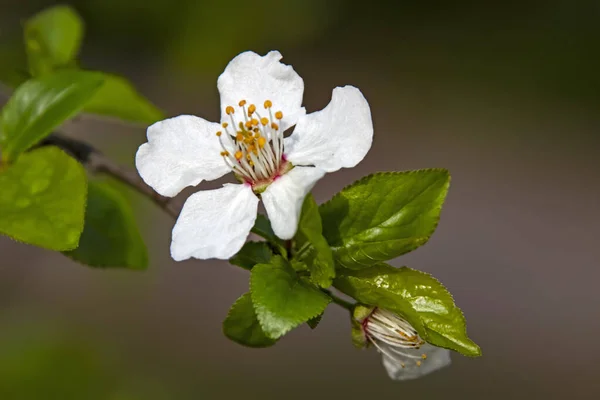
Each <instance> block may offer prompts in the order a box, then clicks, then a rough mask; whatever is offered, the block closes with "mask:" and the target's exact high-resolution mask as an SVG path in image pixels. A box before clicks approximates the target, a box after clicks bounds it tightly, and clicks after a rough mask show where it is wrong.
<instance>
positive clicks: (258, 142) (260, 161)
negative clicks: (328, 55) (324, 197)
mask: <svg viewBox="0 0 600 400" xmlns="http://www.w3.org/2000/svg"><path fill="white" fill-rule="evenodd" d="M237 104H238V106H239V107H240V108H241V109H242V112H241V114H242V117H239V118H235V117H234V114H235V108H234V107H232V106H227V107H226V108H225V112H226V114H227V115H228V116H229V118H228V122H222V123H221V126H222V127H223V128H224V130H225V133H226V134H225V135H223V131H219V132H217V134H216V135H217V137H218V138H219V142H220V144H221V148H222V150H223V151H222V152H221V155H222V156H223V159H224V160H225V162H226V164H227V165H228V167H230V168H231V170H232V171H233V172H234V173H236V174H238V175H240V176H242V177H243V178H244V179H246V180H248V181H250V183H252V184H254V183H256V182H261V185H262V184H264V183H268V182H269V181H272V180H273V179H274V178H275V176H276V174H277V173H278V171H279V170H280V168H281V164H282V159H281V157H282V154H283V132H282V131H281V129H280V127H279V123H280V121H281V119H282V118H283V113H282V112H281V111H277V112H273V111H272V107H273V102H272V101H271V100H265V101H264V103H263V104H264V107H265V109H267V110H268V116H266V117H262V116H261V115H260V114H259V113H258V112H257V111H256V105H254V104H248V102H247V101H246V100H244V99H243V100H240V101H239V102H238V103H237ZM246 107H247V109H246ZM255 114H256V115H255ZM238 115H239V114H238ZM230 127H231V128H232V131H230V130H229V129H228V128H230ZM227 140H228V141H229V142H227V143H225V141H227ZM225 145H227V146H225ZM373 334H374V335H377V336H381V337H383V336H388V337H389V338H388V339H386V340H388V341H390V342H394V343H395V342H397V340H395V336H394V332H392V331H390V330H389V329H387V330H385V331H381V330H378V329H377V328H375V330H374V331H373ZM402 344H404V345H405V346H409V341H408V340H406V339H404V340H403V341H402Z"/></svg>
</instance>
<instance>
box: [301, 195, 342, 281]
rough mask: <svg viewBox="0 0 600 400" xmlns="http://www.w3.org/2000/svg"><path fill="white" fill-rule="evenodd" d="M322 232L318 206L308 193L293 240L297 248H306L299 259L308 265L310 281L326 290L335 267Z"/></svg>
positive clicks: (333, 274)
mask: <svg viewBox="0 0 600 400" xmlns="http://www.w3.org/2000/svg"><path fill="white" fill-rule="evenodd" d="M322 231H323V227H322V225H321V216H320V215H319V206H318V205H317V203H316V202H315V199H314V198H313V196H312V194H310V193H309V194H308V195H307V196H306V198H305V199H304V203H303V205H302V214H301V216H300V222H299V224H298V233H297V234H296V238H295V240H296V245H297V247H298V248H300V249H301V248H304V247H305V246H306V249H307V251H306V252H305V254H306V255H305V256H303V257H302V258H301V259H302V260H303V261H304V262H305V263H306V265H308V268H309V270H310V274H311V280H312V281H313V282H314V283H315V284H317V285H319V286H321V287H324V288H327V287H329V286H331V281H332V279H333V278H334V277H335V265H334V262H333V255H332V253H331V249H330V248H329V244H328V243H327V240H325V238H324V237H323V235H322Z"/></svg>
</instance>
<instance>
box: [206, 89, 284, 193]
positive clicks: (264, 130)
mask: <svg viewBox="0 0 600 400" xmlns="http://www.w3.org/2000/svg"><path fill="white" fill-rule="evenodd" d="M238 106H239V109H238V111H239V113H238V115H239V114H241V116H240V117H237V118H236V115H235V113H236V109H235V108H234V107H233V106H227V107H226V108H225V112H226V113H227V115H228V116H229V121H225V122H223V123H222V124H221V126H223V128H224V129H225V135H223V132H222V131H219V132H217V137H218V138H219V141H220V143H221V147H222V149H223V151H222V152H221V155H222V156H223V160H225V163H226V164H227V165H228V166H229V167H230V168H231V170H232V171H233V173H234V174H235V175H236V176H237V177H238V178H240V179H241V180H243V181H245V182H247V183H249V184H251V185H252V188H253V189H254V191H255V192H257V193H259V192H261V191H264V189H266V187H267V186H268V185H269V184H270V183H272V182H273V181H274V180H275V179H276V178H277V177H279V176H281V175H283V174H285V173H286V172H287V171H289V170H290V169H291V168H292V166H291V164H290V163H288V162H286V160H285V157H284V156H283V130H282V129H281V127H280V124H281V119H282V118H283V113H282V112H281V111H276V112H273V103H272V102H271V101H270V100H265V102H264V104H263V106H264V112H260V113H259V111H258V110H257V109H256V106H255V105H254V104H250V105H248V106H246V100H241V101H240V102H239V103H238ZM228 149H232V151H230V150H228Z"/></svg>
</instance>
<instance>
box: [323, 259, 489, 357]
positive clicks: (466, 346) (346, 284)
mask: <svg viewBox="0 0 600 400" xmlns="http://www.w3.org/2000/svg"><path fill="white" fill-rule="evenodd" d="M334 286H335V287H336V288H337V289H338V290H340V291H342V292H343V293H345V294H347V295H349V296H352V297H354V298H355V299H356V300H357V301H359V302H361V303H364V304H368V305H371V306H376V307H380V308H383V309H387V310H389V311H392V312H395V313H397V314H399V315H402V316H403V317H404V318H406V320H407V321H408V322H409V323H410V324H411V325H412V326H413V327H414V328H415V329H416V330H417V332H419V335H421V337H422V338H423V339H425V340H426V341H427V342H429V343H431V344H433V345H435V346H439V347H444V348H447V349H451V350H455V351H458V352H459V353H462V354H464V355H467V356H479V355H481V350H480V348H479V346H477V345H476V344H475V343H474V342H473V341H472V340H471V339H469V337H468V336H467V328H466V321H465V318H464V316H463V314H462V311H461V310H460V309H459V308H458V307H457V306H456V305H455V304H454V299H453V298H452V295H451V294H450V293H449V292H448V290H447V289H446V288H445V287H444V286H443V285H442V284H441V283H440V282H439V281H438V280H437V279H435V278H433V277H432V276H431V275H429V274H426V273H424V272H420V271H416V270H414V269H410V268H406V267H402V268H394V267H392V266H390V265H387V264H379V265H376V266H373V267H370V268H366V269H363V270H358V271H352V270H343V271H338V277H337V278H336V279H335V281H334Z"/></svg>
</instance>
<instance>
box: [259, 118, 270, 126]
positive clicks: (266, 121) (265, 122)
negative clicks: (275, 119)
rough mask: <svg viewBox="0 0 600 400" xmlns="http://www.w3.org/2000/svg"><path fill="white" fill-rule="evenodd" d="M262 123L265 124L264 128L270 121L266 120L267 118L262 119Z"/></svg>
mask: <svg viewBox="0 0 600 400" xmlns="http://www.w3.org/2000/svg"><path fill="white" fill-rule="evenodd" d="M260 123H261V124H263V126H267V125H268V124H269V119H268V118H265V117H262V118H261V119H260Z"/></svg>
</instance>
